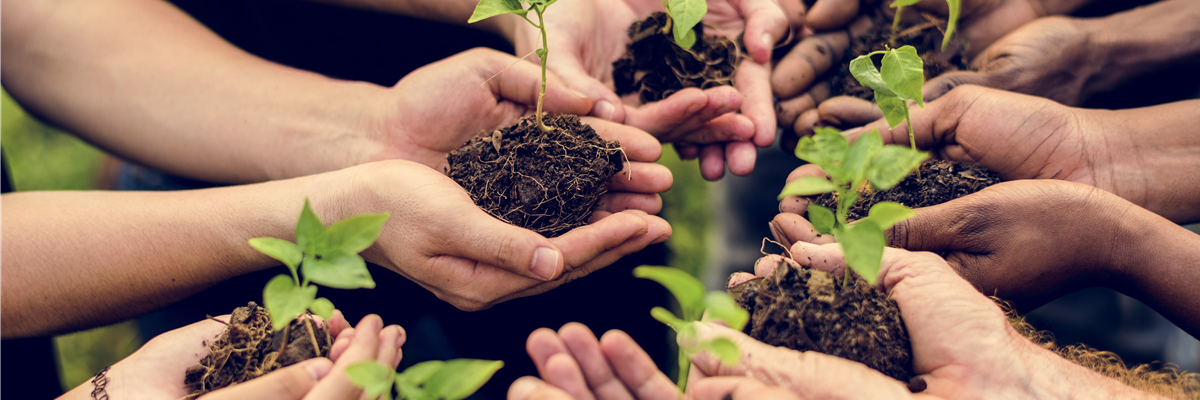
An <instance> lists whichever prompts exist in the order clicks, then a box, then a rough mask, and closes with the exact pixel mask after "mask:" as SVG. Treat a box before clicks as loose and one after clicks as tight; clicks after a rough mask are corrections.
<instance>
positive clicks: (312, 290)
mask: <svg viewBox="0 0 1200 400" xmlns="http://www.w3.org/2000/svg"><path fill="white" fill-rule="evenodd" d="M316 297H317V287H316V286H307V287H297V286H296V282H295V281H293V280H292V277H290V276H287V275H276V276H275V277H274V278H271V280H270V281H268V282H267V286H266V287H264V288H263V306H264V307H266V308H267V314H268V315H270V316H271V326H272V327H273V328H274V329H275V330H276V331H278V330H280V329H283V327H285V326H287V324H289V323H291V322H292V320H294V319H296V317H299V316H300V315H301V314H304V310H307V309H308V305H309V304H311V303H312V301H313V299H314V298H316Z"/></svg>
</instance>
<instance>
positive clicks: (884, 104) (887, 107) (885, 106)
mask: <svg viewBox="0 0 1200 400" xmlns="http://www.w3.org/2000/svg"><path fill="white" fill-rule="evenodd" d="M875 105H876V106H879V111H883V118H884V119H887V123H888V126H889V127H892V128H895V127H896V125H900V123H901V122H904V119H905V118H908V112H905V111H904V106H905V105H906V104H905V103H904V100H903V99H900V98H896V97H888V96H883V95H881V94H880V93H879V92H875Z"/></svg>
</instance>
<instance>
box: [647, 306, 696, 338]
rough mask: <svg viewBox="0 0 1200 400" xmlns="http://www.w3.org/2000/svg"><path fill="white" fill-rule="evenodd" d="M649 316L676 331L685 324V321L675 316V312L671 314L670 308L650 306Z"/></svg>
mask: <svg viewBox="0 0 1200 400" xmlns="http://www.w3.org/2000/svg"><path fill="white" fill-rule="evenodd" d="M650 316H651V317H654V319H655V320H658V322H662V323H663V324H664V325H666V326H669V327H671V329H673V330H675V331H676V332H678V331H679V329H680V328H681V327H682V326H684V325H686V324H687V321H684V320H682V319H679V318H678V317H676V316H675V314H672V313H671V310H668V309H665V308H662V307H654V308H651V309H650Z"/></svg>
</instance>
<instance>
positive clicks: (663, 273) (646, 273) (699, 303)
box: [633, 266, 704, 321]
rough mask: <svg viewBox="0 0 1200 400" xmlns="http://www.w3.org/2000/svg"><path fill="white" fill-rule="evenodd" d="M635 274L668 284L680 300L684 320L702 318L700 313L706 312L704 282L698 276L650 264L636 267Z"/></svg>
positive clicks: (669, 288) (676, 298)
mask: <svg viewBox="0 0 1200 400" xmlns="http://www.w3.org/2000/svg"><path fill="white" fill-rule="evenodd" d="M633 276H636V277H638V278H644V279H649V280H652V281H655V282H658V283H659V284H660V285H663V286H666V288H667V290H669V291H670V292H671V294H672V295H674V296H675V300H676V301H678V302H679V307H680V308H681V309H682V310H683V319H684V320H686V321H696V320H699V319H700V313H702V312H704V284H703V283H701V282H700V280H699V279H696V277H694V276H692V275H691V274H689V273H687V272H685V271H683V270H681V269H678V268H670V267H650V266H641V267H637V268H634V269H633Z"/></svg>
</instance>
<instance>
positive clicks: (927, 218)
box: [885, 200, 970, 251]
mask: <svg viewBox="0 0 1200 400" xmlns="http://www.w3.org/2000/svg"><path fill="white" fill-rule="evenodd" d="M963 201H964V200H956V201H955V200H952V201H949V202H946V203H942V204H938V205H935V206H930V207H923V208H918V209H915V210H913V211H915V212H916V215H915V216H913V217H912V218H909V219H906V220H902V221H900V222H897V223H896V225H893V226H892V227H891V228H889V229H888V230H887V232H885V234H886V236H887V242H888V246H891V247H899V248H902V249H906V250H910V251H940V250H959V249H957V248H956V247H957V246H956V244H957V243H958V241H959V240H961V239H962V238H959V237H958V236H959V233H958V232H959V230H958V229H955V227H957V226H961V225H962V224H963V222H965V221H964V219H969V218H970V214H967V213H964V210H963V209H962V206H961V205H962V204H963Z"/></svg>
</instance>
